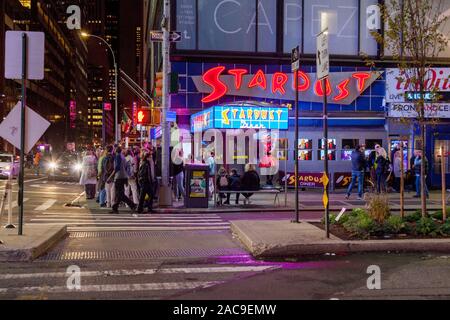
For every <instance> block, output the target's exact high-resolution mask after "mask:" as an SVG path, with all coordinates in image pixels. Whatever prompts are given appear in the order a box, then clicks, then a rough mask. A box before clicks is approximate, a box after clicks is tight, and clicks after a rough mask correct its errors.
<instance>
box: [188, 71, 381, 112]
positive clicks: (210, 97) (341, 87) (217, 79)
mask: <svg viewBox="0 0 450 320" xmlns="http://www.w3.org/2000/svg"><path fill="white" fill-rule="evenodd" d="M381 74H382V72H381V71H367V72H362V71H361V72H334V73H330V76H329V77H328V78H327V79H326V85H325V86H326V88H325V89H324V88H323V84H322V82H321V81H317V79H316V74H315V73H305V72H302V71H299V72H298V91H299V92H300V100H301V101H307V102H322V101H323V95H324V94H325V93H326V95H327V96H328V97H329V102H330V103H336V104H343V105H349V104H351V103H352V102H353V101H354V100H355V99H356V98H357V97H358V96H359V95H361V93H362V92H364V91H365V90H366V89H367V88H368V87H369V86H370V85H372V83H373V82H374V81H375V80H376V79H377V78H378V77H379V76H380V75H381ZM192 80H193V81H194V83H195V86H196V88H197V90H198V91H199V92H201V93H205V94H207V95H205V96H204V97H203V99H202V102H203V103H210V102H214V101H217V100H219V99H220V98H222V97H223V96H225V95H231V96H242V97H258V98H267V99H283V100H294V99H295V81H294V75H293V74H288V73H284V72H275V73H273V74H266V73H264V71H262V70H258V71H257V72H256V73H255V74H249V71H248V70H247V69H228V70H227V69H226V68H225V67H224V66H218V67H214V68H211V69H209V70H207V71H206V72H205V73H204V74H203V75H202V76H194V77H192Z"/></svg>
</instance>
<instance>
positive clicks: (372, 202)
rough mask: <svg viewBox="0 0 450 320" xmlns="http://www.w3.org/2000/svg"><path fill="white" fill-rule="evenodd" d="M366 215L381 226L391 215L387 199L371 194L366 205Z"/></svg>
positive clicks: (383, 196) (384, 196) (381, 195)
mask: <svg viewBox="0 0 450 320" xmlns="http://www.w3.org/2000/svg"><path fill="white" fill-rule="evenodd" d="M367 213H368V214H369V217H371V218H372V219H373V220H375V221H376V222H378V223H380V224H382V223H384V221H385V220H387V219H388V218H389V216H390V215H391V210H390V208H389V198H388V197H387V195H385V194H373V195H371V196H370V198H369V201H368V203H367Z"/></svg>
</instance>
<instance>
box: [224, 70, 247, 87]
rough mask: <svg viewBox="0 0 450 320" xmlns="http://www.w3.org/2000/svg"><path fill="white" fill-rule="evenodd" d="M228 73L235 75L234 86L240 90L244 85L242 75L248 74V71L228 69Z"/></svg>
mask: <svg viewBox="0 0 450 320" xmlns="http://www.w3.org/2000/svg"><path fill="white" fill-rule="evenodd" d="M228 73H229V74H231V75H234V87H235V88H236V90H239V89H240V88H241V85H242V76H243V75H244V74H247V73H248V71H247V70H246V69H231V70H228Z"/></svg>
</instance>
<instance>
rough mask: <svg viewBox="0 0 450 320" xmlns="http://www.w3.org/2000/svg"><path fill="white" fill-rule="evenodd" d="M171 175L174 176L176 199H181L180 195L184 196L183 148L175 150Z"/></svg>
mask: <svg viewBox="0 0 450 320" xmlns="http://www.w3.org/2000/svg"><path fill="white" fill-rule="evenodd" d="M173 175H174V176H175V183H176V189H175V196H176V197H177V198H178V201H181V197H183V198H184V197H185V190H184V162H183V150H182V149H179V150H175V158H174V159H173Z"/></svg>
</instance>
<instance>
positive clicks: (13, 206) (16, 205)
mask: <svg viewBox="0 0 450 320" xmlns="http://www.w3.org/2000/svg"><path fill="white" fill-rule="evenodd" d="M28 200H30V199H28V198H23V202H24V203H25V202H27V201H28ZM18 205H19V204H18V203H17V199H16V200H14V201H13V203H12V208H13V209H14V208H17V207H18Z"/></svg>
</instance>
